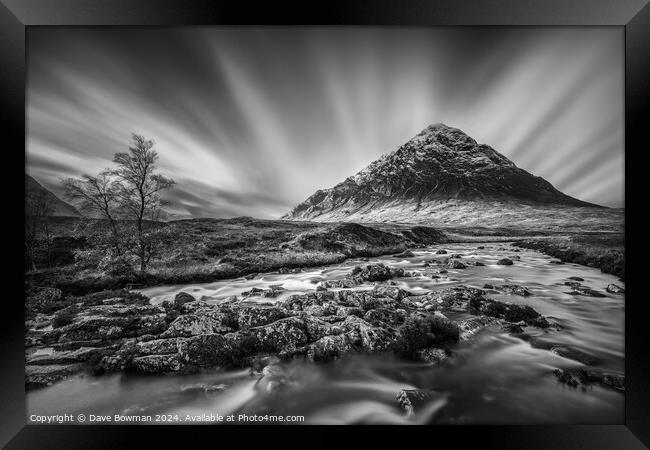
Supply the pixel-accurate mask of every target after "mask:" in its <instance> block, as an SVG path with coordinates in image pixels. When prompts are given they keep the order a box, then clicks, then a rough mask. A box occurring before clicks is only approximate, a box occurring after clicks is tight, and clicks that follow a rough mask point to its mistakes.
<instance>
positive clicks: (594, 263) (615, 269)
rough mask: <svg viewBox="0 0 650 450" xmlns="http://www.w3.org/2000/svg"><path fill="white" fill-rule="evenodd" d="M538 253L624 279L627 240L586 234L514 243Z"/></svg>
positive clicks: (612, 234)
mask: <svg viewBox="0 0 650 450" xmlns="http://www.w3.org/2000/svg"><path fill="white" fill-rule="evenodd" d="M513 245H514V246H517V247H520V248H529V249H533V250H538V251H540V252H543V253H545V254H547V255H550V256H553V257H554V258H558V259H559V260H560V261H562V262H567V263H575V264H582V265H585V266H589V267H596V268H598V269H600V270H602V271H603V272H605V273H611V274H612V275H616V276H617V277H619V278H620V279H621V280H625V240H624V235H623V234H622V233H584V234H580V235H573V236H552V237H545V238H543V239H525V240H518V241H515V242H514V243H513Z"/></svg>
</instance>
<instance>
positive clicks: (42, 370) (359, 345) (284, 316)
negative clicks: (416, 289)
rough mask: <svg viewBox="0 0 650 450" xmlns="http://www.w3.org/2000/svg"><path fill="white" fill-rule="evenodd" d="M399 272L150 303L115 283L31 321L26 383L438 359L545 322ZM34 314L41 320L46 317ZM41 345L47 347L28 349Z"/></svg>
mask: <svg viewBox="0 0 650 450" xmlns="http://www.w3.org/2000/svg"><path fill="white" fill-rule="evenodd" d="M403 275H405V274H404V273H403V271H402V270H401V269H392V268H388V267H386V266H383V265H368V266H365V267H355V268H354V269H353V270H351V271H350V273H349V274H348V275H347V276H346V279H348V280H351V281H353V282H354V283H359V282H366V283H368V282H375V286H374V287H373V289H371V290H367V289H363V290H347V289H345V290H337V291H330V290H316V291H313V292H310V293H307V294H295V295H291V296H288V297H286V298H285V299H283V300H282V301H278V302H276V303H275V304H274V305H261V304H255V303H245V302H239V301H237V300H235V299H233V300H232V301H228V302H223V303H220V304H214V303H209V302H206V301H202V300H190V299H189V297H185V296H182V298H181V300H182V301H179V302H176V301H175V302H174V303H169V302H167V303H164V304H162V305H160V306H155V305H151V304H148V303H145V301H144V300H143V298H142V297H141V296H134V295H132V294H127V293H124V292H121V293H120V292H106V293H101V294H94V295H93V296H88V297H84V298H80V299H77V300H79V301H78V302H75V303H74V304H73V305H72V306H69V307H66V308H65V310H66V311H68V313H66V317H67V319H66V322H67V323H66V324H65V325H62V326H56V327H52V329H45V330H44V329H41V330H37V329H32V330H31V332H32V333H38V334H34V335H33V336H38V337H34V341H33V342H31V344H30V345H31V346H30V348H29V349H28V366H29V367H30V369H29V370H28V372H27V385H28V386H32V387H33V386H40V385H43V384H47V383H50V382H54V381H56V380H57V379H60V378H61V377H65V376H68V375H69V374H72V373H76V372H78V371H79V370H83V369H87V370H91V371H92V372H94V373H101V372H112V371H136V372H141V373H165V372H175V373H188V372H194V371H197V370H200V369H201V368H207V367H214V366H222V367H244V366H254V365H255V364H256V363H255V361H259V360H260V359H263V358H267V357H275V358H278V359H279V360H287V359H292V358H306V359H307V360H310V361H314V362H323V361H329V360H332V359H335V358H339V357H341V356H344V355H345V354H347V353H353V352H363V353H377V352H392V353H396V354H398V355H400V356H402V357H405V358H410V359H417V360H420V361H426V362H428V363H431V364H440V363H442V362H444V361H445V360H446V359H448V358H449V357H450V355H451V354H452V349H453V346H454V345H455V344H456V343H457V342H458V341H460V340H466V339H468V338H469V336H471V335H472V334H474V333H476V332H478V331H480V329H482V328H484V327H486V326H488V325H491V324H493V323H495V322H497V323H510V322H513V321H517V322H518V321H523V322H524V323H525V324H526V325H531V326H540V327H542V326H546V322H545V319H544V318H543V317H541V316H540V315H539V314H538V313H537V312H536V311H534V310H533V309H532V308H528V307H522V306H517V305H509V304H505V303H500V302H496V301H494V300H490V299H487V298H486V297H485V291H482V290H480V289H475V288H470V287H466V286H455V287H452V288H445V289H440V290H436V291H432V292H428V293H426V294H424V295H414V294H413V293H411V292H409V291H406V290H404V289H401V288H399V287H398V286H392V285H390V284H388V283H387V281H390V280H388V278H390V277H393V276H403ZM371 280H372V281H371ZM376 280H381V281H376ZM115 295H121V297H115ZM183 297H184V298H183ZM178 298H179V297H178V296H177V299H178ZM184 300H188V301H184ZM455 311H458V312H464V313H466V314H475V315H476V314H478V316H477V317H473V318H472V319H469V320H464V321H461V322H455V321H453V320H450V319H449V318H448V317H447V315H446V314H445V313H446V312H455ZM49 317H50V320H51V319H52V318H53V317H54V316H49ZM41 319H42V322H44V323H47V320H48V319H47V316H43V317H40V316H39V321H40V320H41ZM44 323H41V322H39V326H43V325H44ZM34 344H36V345H35V346H34ZM45 345H48V346H50V347H51V348H52V350H51V351H49V352H45V351H43V352H38V353H35V352H34V349H35V348H42V347H43V346H45ZM48 368H50V369H48Z"/></svg>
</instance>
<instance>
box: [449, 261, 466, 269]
mask: <svg viewBox="0 0 650 450" xmlns="http://www.w3.org/2000/svg"><path fill="white" fill-rule="evenodd" d="M449 267H450V268H451V269H465V268H467V266H466V265H465V264H463V263H462V262H460V261H458V260H453V261H450V262H449Z"/></svg>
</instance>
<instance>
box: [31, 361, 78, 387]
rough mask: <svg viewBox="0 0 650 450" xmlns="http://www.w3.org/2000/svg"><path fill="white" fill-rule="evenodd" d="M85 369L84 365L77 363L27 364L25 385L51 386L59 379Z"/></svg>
mask: <svg viewBox="0 0 650 450" xmlns="http://www.w3.org/2000/svg"><path fill="white" fill-rule="evenodd" d="M83 370H84V365H83V364H80V363H77V364H51V365H26V366H25V387H26V388H27V389H34V388H38V387H43V386H50V385H52V384H54V383H55V382H57V381H60V380H62V379H64V378H67V377H69V376H70V375H74V374H77V373H79V372H82V371H83Z"/></svg>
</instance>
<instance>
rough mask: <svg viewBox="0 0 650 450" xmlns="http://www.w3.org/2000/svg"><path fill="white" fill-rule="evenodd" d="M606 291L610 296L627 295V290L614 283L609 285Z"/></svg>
mask: <svg viewBox="0 0 650 450" xmlns="http://www.w3.org/2000/svg"><path fill="white" fill-rule="evenodd" d="M606 290H607V292H609V293H610V294H625V289H623V288H622V287H620V286H618V285H616V284H613V283H612V284H608V285H607V288H606Z"/></svg>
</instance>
